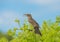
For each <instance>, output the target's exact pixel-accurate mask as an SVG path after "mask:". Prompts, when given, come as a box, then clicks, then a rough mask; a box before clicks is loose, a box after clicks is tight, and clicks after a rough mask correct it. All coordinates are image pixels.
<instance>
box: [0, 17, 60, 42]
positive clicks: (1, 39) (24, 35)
mask: <svg viewBox="0 0 60 42" xmlns="http://www.w3.org/2000/svg"><path fill="white" fill-rule="evenodd" d="M15 22H17V23H18V25H20V21H19V20H18V19H17V20H15ZM59 24H60V17H56V21H55V22H51V20H49V21H43V24H42V26H41V28H40V30H41V33H42V36H40V35H39V34H35V33H34V28H33V26H32V25H31V24H29V23H28V24H27V21H25V22H24V24H23V26H20V28H16V27H15V28H14V29H13V30H11V29H10V30H8V32H7V34H6V35H4V34H2V33H1V32H0V42H60V25H59ZM18 30H19V31H20V32H16V31H18ZM30 30H33V31H30ZM7 36H8V37H7Z"/></svg>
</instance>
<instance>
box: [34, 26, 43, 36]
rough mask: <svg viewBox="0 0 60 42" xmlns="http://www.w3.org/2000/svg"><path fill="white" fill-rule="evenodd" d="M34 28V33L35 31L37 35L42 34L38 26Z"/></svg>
mask: <svg viewBox="0 0 60 42" xmlns="http://www.w3.org/2000/svg"><path fill="white" fill-rule="evenodd" d="M34 29H35V33H36V34H39V35H41V36H42V34H41V32H40V30H39V28H36V27H34Z"/></svg>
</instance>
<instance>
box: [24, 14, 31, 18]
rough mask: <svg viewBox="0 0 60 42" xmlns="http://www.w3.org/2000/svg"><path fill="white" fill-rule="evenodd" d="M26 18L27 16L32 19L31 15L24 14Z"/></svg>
mask: <svg viewBox="0 0 60 42" xmlns="http://www.w3.org/2000/svg"><path fill="white" fill-rule="evenodd" d="M24 16H27V17H28V18H31V17H32V16H31V14H24Z"/></svg>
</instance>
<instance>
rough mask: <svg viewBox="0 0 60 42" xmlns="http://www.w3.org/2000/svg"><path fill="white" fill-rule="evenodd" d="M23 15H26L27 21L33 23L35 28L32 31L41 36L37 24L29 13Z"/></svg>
mask: <svg viewBox="0 0 60 42" xmlns="http://www.w3.org/2000/svg"><path fill="white" fill-rule="evenodd" d="M24 15H25V16H27V17H28V22H29V23H30V24H32V25H33V27H34V30H35V31H34V32H35V33H36V34H39V35H41V36H42V34H41V32H40V30H39V24H38V23H37V22H36V21H35V20H34V19H33V18H32V16H31V14H24Z"/></svg>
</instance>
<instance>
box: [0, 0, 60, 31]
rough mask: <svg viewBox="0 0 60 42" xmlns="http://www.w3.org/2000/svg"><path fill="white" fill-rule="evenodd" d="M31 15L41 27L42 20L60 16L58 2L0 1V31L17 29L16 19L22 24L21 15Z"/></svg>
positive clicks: (59, 2)
mask: <svg viewBox="0 0 60 42" xmlns="http://www.w3.org/2000/svg"><path fill="white" fill-rule="evenodd" d="M25 13H31V14H32V16H33V18H34V19H35V20H36V21H37V22H38V23H39V24H40V25H41V24H42V22H43V21H44V20H49V19H51V20H53V21H54V20H55V18H56V16H59V15H60V0H22V1H21V0H0V30H2V31H7V30H8V29H10V28H13V27H18V25H17V24H16V23H15V22H14V20H15V19H16V18H18V19H20V20H21V23H23V21H24V19H25V17H24V16H23V14H25Z"/></svg>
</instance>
